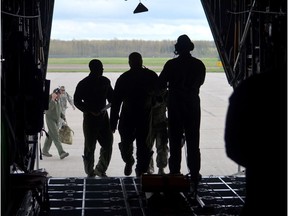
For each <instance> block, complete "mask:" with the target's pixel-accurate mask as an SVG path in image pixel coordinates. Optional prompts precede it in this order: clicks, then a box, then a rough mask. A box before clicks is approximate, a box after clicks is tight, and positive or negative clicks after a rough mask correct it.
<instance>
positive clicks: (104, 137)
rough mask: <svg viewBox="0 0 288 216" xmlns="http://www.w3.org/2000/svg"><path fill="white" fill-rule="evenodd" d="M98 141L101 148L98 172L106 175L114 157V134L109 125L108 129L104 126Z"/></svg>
mask: <svg viewBox="0 0 288 216" xmlns="http://www.w3.org/2000/svg"><path fill="white" fill-rule="evenodd" d="M107 122H108V119H107ZM98 141H99V144H100V146H101V147H100V154H99V160H98V163H97V166H96V167H97V169H98V171H100V172H102V173H105V172H106V170H107V169H108V166H109V164H110V160H111V156H112V145H113V133H112V131H111V129H110V126H109V125H108V123H107V127H104V125H103V128H102V129H101V131H100V133H99V139H98Z"/></svg>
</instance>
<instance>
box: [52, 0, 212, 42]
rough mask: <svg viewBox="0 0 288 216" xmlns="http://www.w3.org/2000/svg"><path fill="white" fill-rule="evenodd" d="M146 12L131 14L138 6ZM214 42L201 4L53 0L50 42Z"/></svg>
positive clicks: (161, 0)
mask: <svg viewBox="0 0 288 216" xmlns="http://www.w3.org/2000/svg"><path fill="white" fill-rule="evenodd" d="M140 2H141V3H142V4H143V5H145V6H146V7H147V8H148V11H147V12H143V13H136V14H134V13H133V11H134V9H135V8H136V7H137V5H138V4H139V3H140ZM181 34H187V35H188V36H189V37H190V38H191V40H192V41H193V40H213V37H212V34H211V30H210V28H209V25H208V22H207V20H206V16H205V13H204V11H203V8H202V4H201V1H200V0H141V1H139V0H55V3H54V13H53V23H52V32H51V38H52V39H59V40H112V39H119V40H122V39H128V40H130V39H136V40H176V39H177V37H178V36H179V35H181Z"/></svg>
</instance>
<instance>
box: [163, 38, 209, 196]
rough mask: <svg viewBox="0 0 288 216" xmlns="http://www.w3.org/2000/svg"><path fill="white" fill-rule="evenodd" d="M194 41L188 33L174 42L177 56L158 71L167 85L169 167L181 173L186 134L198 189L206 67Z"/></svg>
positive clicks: (188, 152)
mask: <svg viewBox="0 0 288 216" xmlns="http://www.w3.org/2000/svg"><path fill="white" fill-rule="evenodd" d="M193 50H194V44H193V42H192V41H191V40H190V38H189V37H188V36H187V35H181V36H179V37H178V39H177V43H176V44H175V52H174V53H175V55H178V56H177V57H176V58H174V59H170V60H168V61H167V62H166V64H165V65H164V68H163V70H162V71H161V73H160V75H159V79H160V85H161V87H163V88H168V106H167V108H168V132H169V135H168V136H169V149H170V157H169V161H168V163H169V170H170V174H179V173H180V170H181V150H182V146H183V145H182V142H183V136H185V140H186V145H187V167H188V169H189V175H190V176H191V186H192V188H193V190H194V191H195V192H196V188H197V185H198V182H199V178H200V176H201V175H200V173H199V172H200V165H201V164H200V163H201V155H200V148H199V143H200V122H201V110H200V97H199V90H200V87H201V85H202V84H203V83H204V80H205V75H206V68H205V65H204V64H203V62H202V61H201V60H199V59H197V58H195V57H193V56H192V55H191V53H190V52H191V51H193Z"/></svg>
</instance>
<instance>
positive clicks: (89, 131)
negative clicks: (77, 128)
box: [83, 120, 96, 175]
mask: <svg viewBox="0 0 288 216" xmlns="http://www.w3.org/2000/svg"><path fill="white" fill-rule="evenodd" d="M83 133H84V155H83V163H84V170H85V173H86V174H87V175H92V174H93V173H94V153H95V149H96V133H95V129H94V127H93V125H90V124H88V123H87V122H85V120H84V121H83Z"/></svg>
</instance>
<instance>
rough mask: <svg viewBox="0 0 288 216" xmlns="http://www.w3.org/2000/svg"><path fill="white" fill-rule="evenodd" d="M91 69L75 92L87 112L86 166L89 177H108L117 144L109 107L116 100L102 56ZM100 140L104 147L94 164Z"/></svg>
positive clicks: (79, 102)
mask: <svg viewBox="0 0 288 216" xmlns="http://www.w3.org/2000/svg"><path fill="white" fill-rule="evenodd" d="M89 69H90V73H89V75H88V76H87V77H85V78H84V79H82V80H81V81H80V82H79V83H78V84H77V86H76V90H75V93H74V104H75V106H76V107H77V108H78V109H79V110H81V111H82V112H83V133H84V155H83V163H84V170H85V172H86V174H87V176H88V177H94V176H96V175H97V176H99V177H107V175H106V171H107V169H108V166H109V164H110V160H111V155H112V144H113V133H112V130H111V127H110V121H109V116H108V112H107V109H108V108H109V103H111V101H112V96H113V88H112V86H111V82H110V80H109V79H108V78H107V77H105V76H103V64H102V62H101V61H100V60H98V59H92V60H91V61H90V62H89ZM107 101H108V104H107ZM97 141H98V142H99V144H100V146H101V147H100V154H99V155H100V156H99V159H98V162H97V165H96V166H95V168H94V154H95V150H96V143H97Z"/></svg>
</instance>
